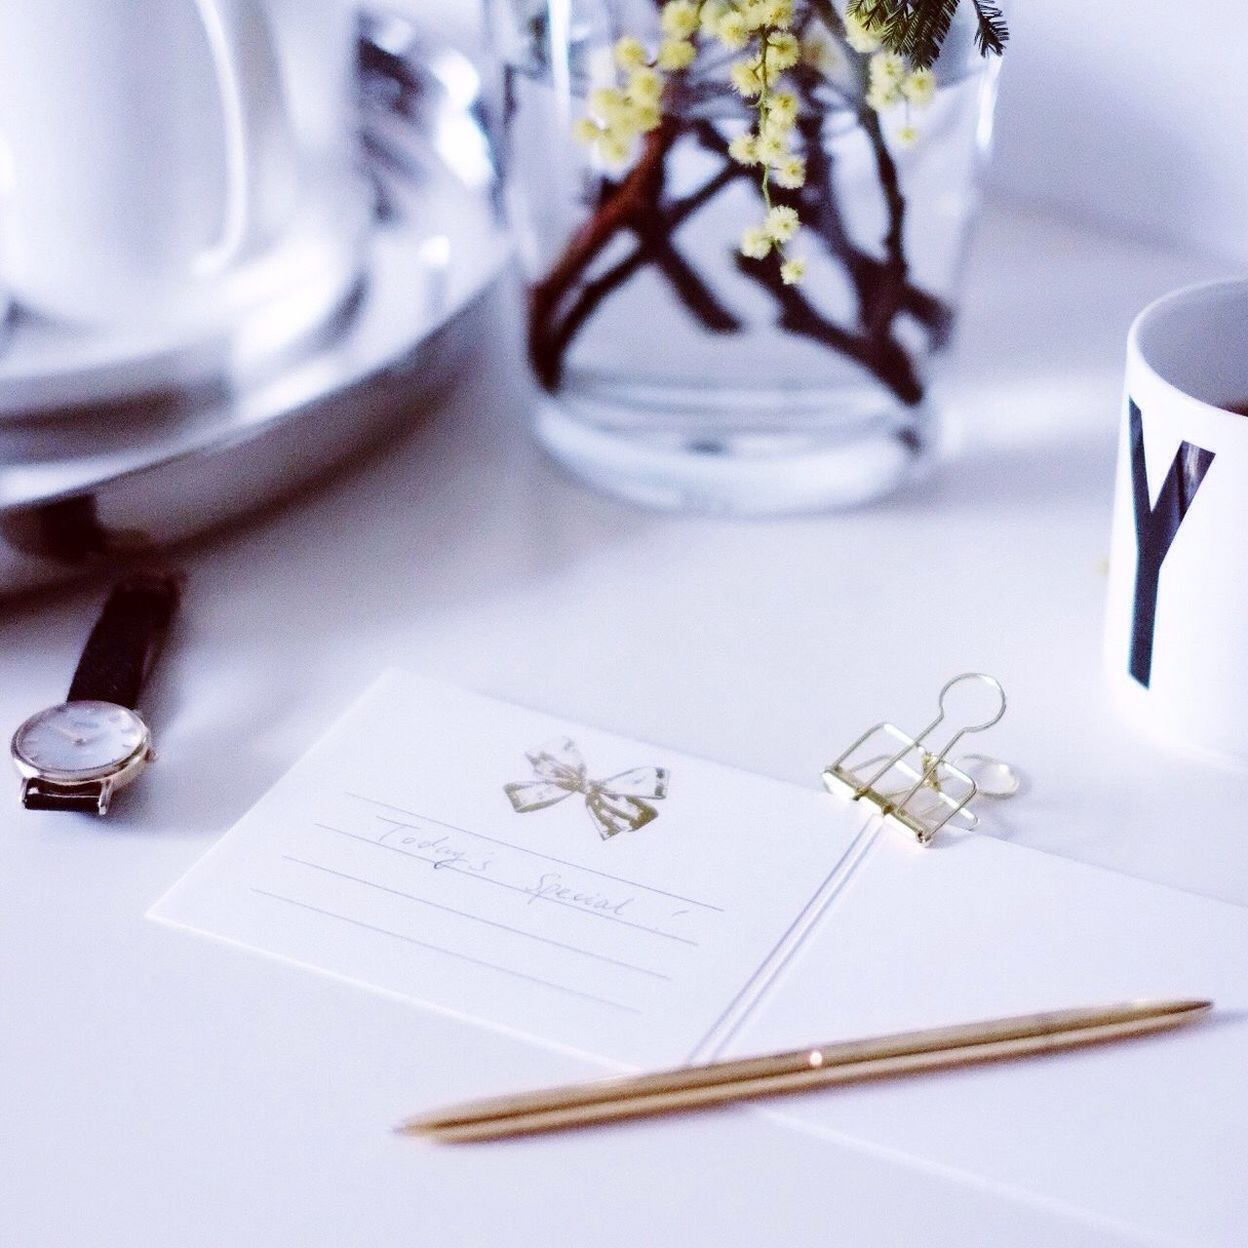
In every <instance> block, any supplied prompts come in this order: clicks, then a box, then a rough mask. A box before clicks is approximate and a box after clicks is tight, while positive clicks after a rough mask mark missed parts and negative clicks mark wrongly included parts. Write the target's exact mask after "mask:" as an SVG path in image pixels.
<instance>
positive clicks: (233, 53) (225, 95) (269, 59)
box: [194, 0, 284, 277]
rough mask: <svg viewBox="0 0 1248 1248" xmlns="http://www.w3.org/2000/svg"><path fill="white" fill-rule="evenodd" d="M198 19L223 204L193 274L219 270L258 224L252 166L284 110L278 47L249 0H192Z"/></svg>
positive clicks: (257, 190)
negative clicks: (220, 131) (214, 105)
mask: <svg viewBox="0 0 1248 1248" xmlns="http://www.w3.org/2000/svg"><path fill="white" fill-rule="evenodd" d="M194 4H195V8H196V10H197V11H198V13H199V17H200V20H201V22H202V23H203V27H204V33H205V35H206V36H207V39H208V49H209V54H210V56H211V58H212V68H213V73H214V74H215V76H216V81H217V92H218V94H219V96H220V100H221V115H222V119H223V121H224V123H225V208H224V212H223V213H222V220H221V232H220V235H219V236H218V238H217V239H216V241H214V242H213V243H212V244H211V245H210V246H209V247H208V248H207V249H206V250H204V251H202V252H201V253H200V254H199V255H198V256H197V257H196V258H195V264H194V271H195V274H196V276H198V277H208V276H211V275H212V274H214V273H218V272H220V271H221V270H222V269H224V268H225V267H226V266H228V265H229V264H230V263H231V262H232V261H233V260H234V259H235V258H236V257H238V256H239V255H240V254H241V253H243V252H245V251H246V250H247V248H248V245H249V244H250V243H251V241H252V239H253V238H254V236H255V234H256V233H257V231H258V228H259V225H260V218H261V215H262V214H261V213H260V212H259V204H258V201H259V196H260V193H261V187H260V185H259V179H258V178H257V168H258V165H259V163H260V160H261V158H262V155H263V153H264V151H265V143H264V142H263V140H262V132H263V131H264V130H265V129H266V128H268V129H269V130H271V129H272V126H273V124H274V120H275V118H276V119H278V120H280V119H281V118H282V115H283V112H284V99H283V90H282V82H281V75H280V71H279V67H278V59H277V51H276V49H275V47H274V46H273V38H272V33H271V31H270V29H269V24H268V21H267V20H266V18H265V16H264V13H263V12H262V11H261V9H260V7H259V6H258V5H257V4H255V3H254V0H194Z"/></svg>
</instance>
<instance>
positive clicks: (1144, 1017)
mask: <svg viewBox="0 0 1248 1248" xmlns="http://www.w3.org/2000/svg"><path fill="white" fill-rule="evenodd" d="M1212 1008H1213V1002H1212V1001H1130V1002H1125V1003H1123V1004H1121V1005H1110V1006H1102V1007H1099V1008H1085V1009H1075V1010H1057V1011H1052V1012H1049V1013H1044V1014H1024V1015H1020V1016H1019V1017H1016V1018H1000V1019H993V1020H991V1021H989V1022H982V1023H965V1024H961V1025H959V1026H955V1027H939V1028H935V1029H933V1030H929V1031H911V1032H905V1033H902V1034H899V1035H892V1036H877V1037H874V1038H872V1039H869V1040H851V1041H847V1042H844V1043H840V1044H830V1045H824V1046H822V1047H819V1048H806V1049H795V1050H793V1051H792V1052H789V1053H771V1054H767V1055H765V1056H762V1057H744V1058H733V1059H731V1060H729V1061H723V1062H712V1063H710V1064H708V1065H705V1066H685V1067H681V1068H678V1069H675V1070H667V1071H659V1072H657V1073H655V1074H649V1075H625V1076H621V1077H618V1078H611V1079H598V1080H595V1081H593V1082H591V1083H581V1084H572V1085H570V1086H567V1087H562V1088H551V1089H549V1090H546V1091H539V1092H525V1093H520V1094H518V1095H514V1096H501V1097H493V1098H491V1099H489V1100H482V1101H472V1102H469V1103H467V1104H464V1105H458V1106H452V1107H451V1108H449V1109H444V1110H439V1111H436V1112H434V1113H431V1114H422V1115H418V1116H417V1117H415V1118H409V1119H408V1120H407V1121H406V1122H403V1123H401V1124H400V1125H399V1126H398V1127H397V1128H396V1130H398V1131H400V1132H403V1133H406V1134H410V1135H425V1136H429V1137H431V1138H433V1139H435V1140H444V1141H450V1142H462V1141H468V1140H494V1139H502V1138H504V1137H506V1136H515V1135H532V1134H535V1133H537V1132H542V1131H559V1130H563V1129H565V1128H569V1127H582V1126H589V1125H591V1124H595V1123H604V1122H615V1121H619V1120H620V1119H625V1118H642V1117H651V1116H654V1115H657V1114H670V1113H679V1112H682V1111H686V1110H692V1109H702V1108H705V1107H707V1106H711V1105H724V1104H727V1103H729V1102H732V1101H744V1100H756V1099H759V1098H762V1097H767V1096H780V1095H783V1094H785V1093H790V1092H804V1091H809V1090H810V1089H812V1088H821V1087H826V1086H828V1085H829V1084H836V1083H859V1082H863V1081H865V1080H869V1079H890V1078H894V1077H896V1076H898V1075H909V1074H917V1073H920V1072H923V1071H929V1070H944V1069H948V1068H950V1067H954V1066H969V1065H974V1064H977V1063H980V1062H994V1061H1003V1060H1006V1059H1008V1058H1015V1057H1026V1056H1029V1055H1033V1054H1039V1053H1053V1052H1056V1051H1058V1050H1061V1049H1073V1048H1079V1047H1082V1046H1084V1045H1091V1044H1102V1043H1105V1042H1106V1041H1110V1040H1121V1039H1125V1038H1127V1037H1130V1036H1142V1035H1146V1034H1148V1033H1149V1032H1154V1031H1164V1030H1167V1029H1168V1028H1171V1027H1178V1026H1180V1025H1181V1024H1183V1023H1186V1022H1190V1021H1192V1020H1194V1019H1196V1018H1200V1017H1203V1016H1205V1015H1206V1014H1208V1013H1209V1011H1210V1010H1211V1009H1212Z"/></svg>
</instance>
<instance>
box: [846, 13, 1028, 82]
mask: <svg viewBox="0 0 1248 1248" xmlns="http://www.w3.org/2000/svg"><path fill="white" fill-rule="evenodd" d="M960 2H961V0H849V12H850V13H851V14H852V15H853V16H854V17H855V18H857V20H858V21H859V22H861V23H862V25H863V26H864V27H866V29H867V30H869V31H871V33H872V34H874V35H876V36H877V37H878V38H879V39H880V40H881V41H882V42H883V44H884V46H885V47H886V48H888V50H889V51H890V52H898V53H900V54H901V55H902V56H904V57H906V59H907V60H908V61H909V62H910V64H911V65H913V66H914V67H915V68H916V69H926V68H927V67H928V66H930V65H931V64H932V63H933V62H934V61H935V60H936V58H937V56H939V55H940V49H941V46H942V45H943V44H944V42H945V39H946V37H947V36H948V34H949V29H950V27H951V26H952V25H953V18H954V15H955V14H956V13H957V11H958V5H959V3H960ZM971 4H972V5H973V6H974V9H975V20H976V31H975V42H976V44H977V45H978V47H979V50H980V52H981V53H982V54H983V55H984V56H988V55H990V54H993V55H996V56H1000V55H1001V54H1002V53H1003V52H1004V51H1005V45H1006V41H1007V40H1008V39H1009V37H1010V32H1009V28H1008V27H1007V26H1006V22H1005V17H1004V15H1003V14H1002V12H1001V8H1000V6H999V5H997V4H993V3H990V0H971Z"/></svg>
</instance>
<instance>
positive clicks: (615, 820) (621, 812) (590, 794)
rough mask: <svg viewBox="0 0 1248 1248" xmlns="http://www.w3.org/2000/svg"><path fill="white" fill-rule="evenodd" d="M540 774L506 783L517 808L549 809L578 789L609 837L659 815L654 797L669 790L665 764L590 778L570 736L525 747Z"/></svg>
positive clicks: (600, 829)
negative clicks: (529, 748) (534, 747)
mask: <svg viewBox="0 0 1248 1248" xmlns="http://www.w3.org/2000/svg"><path fill="white" fill-rule="evenodd" d="M525 758H527V759H528V760H529V765H530V766H531V767H532V768H533V774H534V775H536V776H537V777H538V778H537V779H536V780H524V781H520V782H518V783H516V784H505V785H503V792H504V793H506V794H507V796H508V798H509V799H510V801H511V805H512V808H513V809H514V810H515V811H516V812H517V813H518V814H521V815H525V814H528V813H529V812H530V811H533V810H544V809H545V808H546V807H547V806H553V805H554V804H555V803H556V802H561V801H563V799H564V798H565V797H568V796H570V795H571V794H573V793H581V794H583V795H584V797H585V809H586V810H588V811H589V817H590V818H591V819H592V820H593V821H594V827H596V828H597V829H598V834H599V835H600V836H601V837H602V839H603V840H604V841H605V840H607V839H609V838H610V837H613V836H615V835H617V834H618V833H620V832H625V831H630V832H635V831H636V830H637V829H638V828H642V827H645V825H646V824H647V823H649V822H650V821H651V820H652V819H657V818H658V817H659V812H658V811H657V810H655V808H654V807H653V806H651V805H650V803H649V802H647V801H643V800H642V799H643V798H650V799H651V800H657V799H660V798H664V797H666V796H667V776H668V772H667V768H666V767H634V768H633V769H632V770H631V771H622V772H620V774H619V775H617V776H608V777H607V778H606V779H605V780H591V779H590V778H589V774H588V772H587V771H586V769H585V760H584V759H583V758H582V757H581V752H580V750H578V749H577V748H576V743H575V742H574V741H572V740H571V739H570V738H569V737H560V738H559V739H558V740H555V741H548V742H547V743H546V744H545V745H544V746H542V748H541V749H539V750H536V751H534V752H533V753H526V754H525Z"/></svg>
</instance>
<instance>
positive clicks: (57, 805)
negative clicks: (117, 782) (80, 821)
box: [22, 784, 105, 815]
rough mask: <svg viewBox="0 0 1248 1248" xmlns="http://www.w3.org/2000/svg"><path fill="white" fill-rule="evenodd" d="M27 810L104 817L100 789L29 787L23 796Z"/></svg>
mask: <svg viewBox="0 0 1248 1248" xmlns="http://www.w3.org/2000/svg"><path fill="white" fill-rule="evenodd" d="M22 804H23V805H24V806H25V807H26V809H27V810H72V811H77V812H79V813H81V814H84V815H102V814H103V813H104V809H105V807H103V806H102V804H101V795H100V788H99V786H98V785H97V786H96V787H95V789H88V788H82V789H45V788H40V787H36V786H35V785H33V784H32V785H28V786H27V788H26V790H25V792H24V793H23V795H22Z"/></svg>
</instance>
